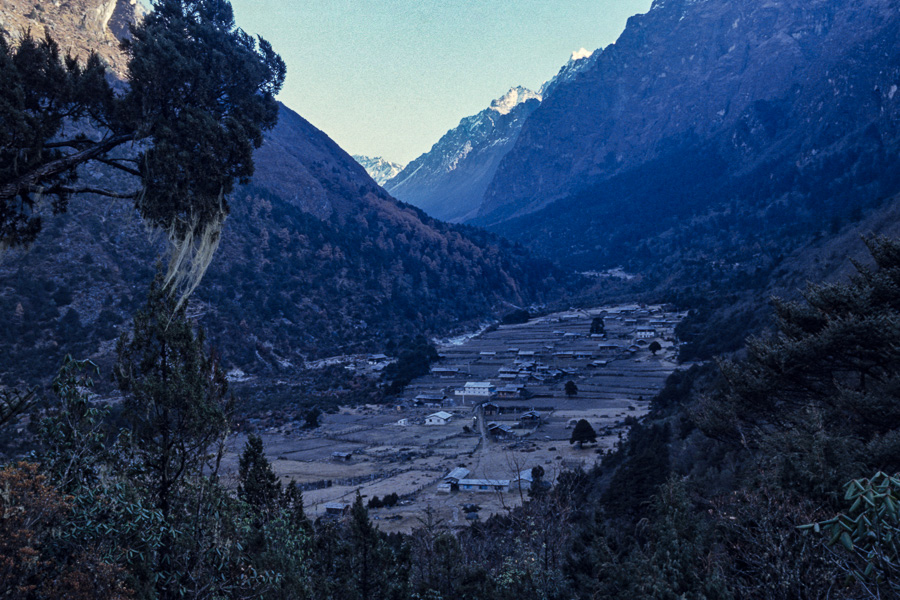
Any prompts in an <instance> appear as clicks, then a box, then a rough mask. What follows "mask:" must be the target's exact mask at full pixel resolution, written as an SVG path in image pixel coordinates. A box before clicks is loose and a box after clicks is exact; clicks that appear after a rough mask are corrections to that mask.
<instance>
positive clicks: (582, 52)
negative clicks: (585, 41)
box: [569, 48, 594, 62]
mask: <svg viewBox="0 0 900 600" xmlns="http://www.w3.org/2000/svg"><path fill="white" fill-rule="evenodd" d="M593 53H594V52H593V50H586V49H584V48H581V49H579V50H576V51H575V52H573V53H572V58H570V59H569V60H570V61H572V62H575V61H576V60H581V59H582V58H590V57H591V55H592V54H593Z"/></svg>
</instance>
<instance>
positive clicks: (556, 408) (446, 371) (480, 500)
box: [224, 305, 684, 532]
mask: <svg viewBox="0 0 900 600" xmlns="http://www.w3.org/2000/svg"><path fill="white" fill-rule="evenodd" d="M683 316H684V315H683V314H682V313H674V312H666V311H665V310H663V307H660V306H650V307H642V306H637V305H621V306H608V307H598V308H594V309H589V310H570V311H567V312H562V313H555V314H551V315H547V316H543V317H539V318H536V319H532V320H530V321H529V322H528V323H524V324H521V325H509V326H499V327H498V328H496V329H489V330H487V331H484V332H482V333H480V334H478V335H477V336H475V337H472V338H469V339H465V340H464V341H463V342H462V343H456V344H454V343H450V342H447V343H446V344H444V345H442V346H440V347H439V348H438V351H439V353H440V355H441V357H442V358H441V360H440V361H439V362H437V363H435V364H434V365H433V368H432V374H431V375H429V376H426V377H422V378H419V379H417V380H415V381H413V382H412V384H411V385H410V386H409V387H408V388H407V390H406V392H405V393H404V395H403V396H402V398H401V399H400V400H399V401H398V403H397V405H395V406H390V407H388V406H371V405H369V406H363V407H357V408H342V409H341V410H340V412H339V413H338V414H328V415H324V416H323V420H322V425H321V427H319V428H318V429H316V430H314V431H305V430H300V429H298V428H296V426H291V425H289V426H286V427H281V428H270V429H268V430H266V431H264V432H261V434H262V437H263V440H264V443H265V447H266V452H267V454H268V456H269V459H270V460H271V461H272V463H273V467H274V469H275V471H276V473H277V474H278V475H279V476H280V477H281V478H282V480H284V481H288V480H291V479H293V480H295V481H296V482H297V483H298V484H300V485H301V486H302V488H303V489H304V491H303V494H304V498H305V501H306V510H307V513H308V514H309V515H310V516H312V517H314V518H315V517H319V516H322V515H324V514H325V513H326V504H334V503H344V504H349V503H352V501H353V499H354V498H355V495H356V493H357V491H359V493H360V494H362V495H363V497H364V499H366V500H368V499H369V498H371V497H373V496H378V497H379V498H382V497H384V496H385V495H388V494H392V493H396V494H398V495H399V496H400V498H401V501H400V503H399V505H397V506H395V507H392V508H378V509H373V510H371V511H370V515H371V517H372V518H373V519H374V520H377V521H378V522H379V526H380V527H381V529H383V530H385V531H389V532H390V531H410V530H412V529H413V528H415V527H417V526H419V525H420V524H421V520H422V519H424V518H425V513H426V511H427V510H430V511H431V512H432V514H433V516H434V518H436V519H440V520H442V521H443V522H444V523H446V524H448V525H450V526H463V525H465V524H466V522H467V515H466V512H465V511H464V510H463V506H464V505H470V504H477V505H478V506H479V507H480V510H479V511H478V518H480V519H484V518H487V517H488V516H490V515H491V514H495V513H500V512H503V511H505V510H506V509H508V508H510V507H513V506H517V505H520V504H521V503H522V501H523V500H524V499H527V490H528V486H529V485H530V484H529V483H528V481H527V480H519V481H517V480H518V479H519V474H520V473H522V472H523V471H524V472H528V473H530V470H531V469H532V468H533V467H535V466H541V467H543V469H544V471H545V480H546V481H549V482H554V481H555V480H556V477H557V476H558V475H559V473H560V472H562V471H563V470H566V469H574V468H579V467H581V468H585V469H589V468H590V467H591V466H593V464H594V463H595V462H598V461H599V460H600V458H601V455H602V453H604V452H606V451H609V450H610V449H612V448H613V447H614V446H615V444H616V442H617V441H618V440H619V439H620V438H621V437H624V436H625V435H626V433H627V429H628V424H627V421H626V419H627V417H629V416H631V417H640V416H642V415H643V414H645V413H646V411H647V408H648V405H649V400H650V399H651V398H652V397H653V396H654V395H655V394H656V393H657V392H658V391H659V390H660V389H661V388H662V386H663V384H664V383H665V380H666V378H667V377H668V376H669V374H671V373H672V371H674V370H675V369H676V368H678V367H677V366H676V363H675V358H674V357H675V356H676V354H677V341H676V340H675V338H674V333H673V332H674V328H675V325H676V324H677V323H678V322H679V321H680V320H681V318H683ZM596 317H602V318H603V320H604V324H605V331H606V334H605V336H602V337H601V336H598V335H594V336H591V335H590V328H591V323H592V322H593V321H594V319H595V318H596ZM641 330H643V337H641V338H638V337H637V336H638V332H639V331H641ZM648 330H652V334H651V333H649V332H648ZM647 336H650V337H647ZM653 341H657V342H658V343H659V344H660V346H661V347H662V349H661V350H659V351H658V352H657V353H655V354H654V353H652V352H651V351H650V350H649V349H648V347H649V345H650V344H651V343H652V342H653ZM570 380H571V381H573V382H574V383H575V385H576V386H577V394H575V395H567V394H566V392H565V383H566V382H567V381H570ZM467 382H489V383H490V384H491V385H493V386H494V387H495V388H496V389H497V391H498V392H499V394H495V395H493V396H492V397H491V398H490V399H489V398H487V397H484V396H474V395H458V394H457V393H456V392H457V390H462V389H464V387H465V384H466V383H467ZM514 389H516V390H518V391H513V390H514ZM512 395H515V396H517V397H514V398H501V397H500V396H512ZM486 402H489V404H485V403H486ZM482 405H483V406H482ZM532 410H534V411H536V412H537V413H538V414H539V424H537V426H534V425H533V424H526V423H524V421H523V420H520V418H521V417H522V416H523V415H525V414H526V413H527V412H528V411H532ZM439 411H443V412H446V413H448V414H449V415H451V417H450V418H449V421H448V422H447V423H446V424H442V425H426V424H425V420H426V417H427V416H428V415H431V414H434V413H436V412H439ZM578 419H586V420H587V421H588V422H589V423H590V424H591V425H592V426H593V427H594V429H595V430H596V431H597V433H598V441H597V444H590V445H586V446H585V447H584V448H578V447H577V445H573V444H570V443H569V440H570V438H571V435H572V427H573V425H574V422H575V421H576V420H578ZM491 424H493V425H494V429H495V431H498V433H499V435H491V434H490V433H488V428H489V427H488V426H489V425H491ZM497 425H500V426H505V427H502V428H500V430H497V427H496V426H497ZM244 441H245V438H244V436H237V437H236V438H235V439H233V440H232V444H231V449H232V451H231V452H230V454H229V455H228V457H226V461H225V464H224V467H225V470H226V472H230V473H231V474H232V477H233V476H234V473H235V472H236V470H237V469H236V466H237V455H238V453H239V451H240V449H241V448H242V447H243V444H244ZM457 467H464V468H465V469H467V470H468V474H467V475H466V478H470V479H474V478H478V479H490V480H505V481H509V488H508V491H503V492H497V491H490V492H486V491H482V492H474V491H453V492H449V493H448V492H446V491H445V490H439V489H438V488H439V484H440V483H441V482H442V480H443V478H444V477H445V476H446V475H447V474H448V473H449V472H450V471H452V470H453V469H454V468H457ZM444 488H446V486H444ZM472 517H473V515H471V514H470V515H469V518H472Z"/></svg>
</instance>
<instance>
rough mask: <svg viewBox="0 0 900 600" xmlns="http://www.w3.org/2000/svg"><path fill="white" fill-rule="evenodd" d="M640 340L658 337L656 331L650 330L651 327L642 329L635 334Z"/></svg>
mask: <svg viewBox="0 0 900 600" xmlns="http://www.w3.org/2000/svg"><path fill="white" fill-rule="evenodd" d="M634 335H635V336H636V337H637V338H638V339H644V340H646V339H649V338H652V337H656V330H655V329H650V328H649V327H640V328H638V330H637V331H636V332H635V334H634Z"/></svg>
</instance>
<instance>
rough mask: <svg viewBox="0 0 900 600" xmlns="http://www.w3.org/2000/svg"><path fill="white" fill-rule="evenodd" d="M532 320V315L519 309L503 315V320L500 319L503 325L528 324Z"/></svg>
mask: <svg viewBox="0 0 900 600" xmlns="http://www.w3.org/2000/svg"><path fill="white" fill-rule="evenodd" d="M530 318H531V313H529V312H528V311H527V310H525V309H524V308H517V309H516V310H514V311H512V312H510V313H506V314H505V315H503V318H501V319H500V323H501V324H503V325H519V324H520V323H527V322H528V319H530Z"/></svg>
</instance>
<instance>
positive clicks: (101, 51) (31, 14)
mask: <svg viewBox="0 0 900 600" xmlns="http://www.w3.org/2000/svg"><path fill="white" fill-rule="evenodd" d="M144 13H145V10H144V7H143V6H142V5H141V3H140V2H139V1H138V0H53V1H50V2H48V1H45V0H5V1H4V2H2V3H0V27H2V29H3V30H4V31H5V32H6V33H7V35H9V36H11V37H12V38H13V39H14V40H15V39H18V38H19V37H20V36H21V35H22V34H23V33H24V32H26V31H31V34H32V35H34V36H38V35H43V33H44V30H46V31H48V32H49V33H50V35H51V36H52V37H53V38H54V39H55V40H57V41H58V42H59V44H60V46H61V47H62V48H63V50H64V51H66V52H70V53H71V54H73V55H74V56H77V57H79V58H82V59H84V58H85V57H86V56H87V55H88V54H89V53H90V52H92V51H93V52H96V53H97V54H98V55H99V56H100V58H101V60H103V61H104V62H105V63H106V64H107V65H108V66H109V67H110V68H111V69H112V71H113V72H114V73H116V74H118V75H119V76H121V75H123V74H124V73H125V68H126V65H127V59H126V57H125V56H124V54H123V53H122V51H121V49H120V47H119V40H121V39H122V38H124V37H127V36H128V35H129V27H130V25H131V24H132V23H135V22H136V21H138V20H139V19H140V18H141V17H142V16H143V15H144Z"/></svg>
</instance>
